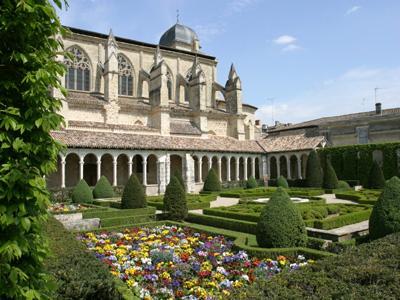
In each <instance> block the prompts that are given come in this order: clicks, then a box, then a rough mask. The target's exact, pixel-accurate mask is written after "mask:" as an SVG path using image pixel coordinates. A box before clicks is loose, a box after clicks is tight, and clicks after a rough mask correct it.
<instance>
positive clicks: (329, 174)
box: [324, 159, 339, 190]
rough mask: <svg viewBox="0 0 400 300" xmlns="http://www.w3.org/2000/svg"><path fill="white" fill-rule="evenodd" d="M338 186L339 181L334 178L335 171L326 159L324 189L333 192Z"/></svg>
mask: <svg viewBox="0 0 400 300" xmlns="http://www.w3.org/2000/svg"><path fill="white" fill-rule="evenodd" d="M338 185H339V181H338V178H337V176H336V172H335V169H334V168H333V167H332V163H331V161H330V159H327V160H326V165H325V172H324V188H325V189H332V190H333V189H337V188H338Z"/></svg>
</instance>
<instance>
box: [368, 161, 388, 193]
mask: <svg viewBox="0 0 400 300" xmlns="http://www.w3.org/2000/svg"><path fill="white" fill-rule="evenodd" d="M384 186H385V177H384V176H383V172H382V168H381V167H380V166H379V164H378V163H377V162H376V161H374V162H373V163H372V167H371V170H370V172H369V176H368V187H369V188H370V189H383V187H384Z"/></svg>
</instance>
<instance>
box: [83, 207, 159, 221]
mask: <svg viewBox="0 0 400 300" xmlns="http://www.w3.org/2000/svg"><path fill="white" fill-rule="evenodd" d="M155 213H156V209H155V208H154V207H146V208H132V209H121V210H110V211H94V212H92V211H85V212H83V213H82V216H83V218H84V219H90V218H100V219H107V218H115V217H127V216H138V215H153V214H155Z"/></svg>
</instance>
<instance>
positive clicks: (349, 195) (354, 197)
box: [335, 190, 380, 205]
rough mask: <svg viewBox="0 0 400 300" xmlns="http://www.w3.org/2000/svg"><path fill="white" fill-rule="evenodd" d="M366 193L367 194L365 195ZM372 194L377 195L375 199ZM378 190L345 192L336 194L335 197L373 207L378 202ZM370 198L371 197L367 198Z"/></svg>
mask: <svg viewBox="0 0 400 300" xmlns="http://www.w3.org/2000/svg"><path fill="white" fill-rule="evenodd" d="M367 193H368V194H367ZM373 193H377V195H376V197H372V195H373ZM379 194H380V190H373V191H371V190H362V191H360V192H356V191H346V192H343V191H341V192H337V193H335V197H336V198H338V199H343V200H350V201H354V202H357V203H358V204H367V205H374V204H375V203H376V201H377V200H378V197H379ZM368 196H371V197H368Z"/></svg>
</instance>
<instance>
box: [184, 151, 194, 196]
mask: <svg viewBox="0 0 400 300" xmlns="http://www.w3.org/2000/svg"><path fill="white" fill-rule="evenodd" d="M183 174H184V175H185V179H184V180H185V185H186V191H187V192H188V193H192V192H194V177H195V176H194V159H193V157H192V156H191V155H190V154H189V153H186V154H185V160H184V173H183Z"/></svg>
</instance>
